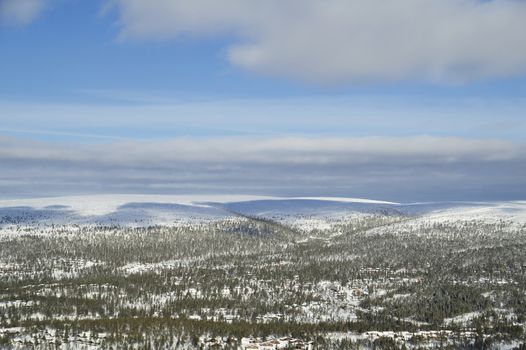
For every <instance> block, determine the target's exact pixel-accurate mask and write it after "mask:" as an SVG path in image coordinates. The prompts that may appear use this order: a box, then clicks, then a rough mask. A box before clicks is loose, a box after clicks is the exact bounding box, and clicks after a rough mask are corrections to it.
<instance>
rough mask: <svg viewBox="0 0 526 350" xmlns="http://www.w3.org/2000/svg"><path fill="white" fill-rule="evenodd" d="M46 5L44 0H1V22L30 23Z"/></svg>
mask: <svg viewBox="0 0 526 350" xmlns="http://www.w3.org/2000/svg"><path fill="white" fill-rule="evenodd" d="M44 7H45V1H44V0H0V23H7V24H16V25H26V24H29V23H30V22H32V21H33V20H34V19H35V18H36V17H37V16H38V15H39V14H40V12H42V10H43V9H44Z"/></svg>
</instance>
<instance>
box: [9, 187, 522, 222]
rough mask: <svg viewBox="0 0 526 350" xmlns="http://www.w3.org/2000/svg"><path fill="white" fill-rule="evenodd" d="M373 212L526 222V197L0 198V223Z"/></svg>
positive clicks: (346, 217)
mask: <svg viewBox="0 0 526 350" xmlns="http://www.w3.org/2000/svg"><path fill="white" fill-rule="evenodd" d="M370 215H397V216H406V217H408V218H414V219H418V220H426V221H431V222H435V221H436V222H440V221H459V220H460V221H463V220H487V221H496V220H507V221H515V222H521V223H524V222H526V201H515V202H435V203H412V204H401V203H393V202H385V201H375V200H366V199H356V198H339V197H337V198H333V197H298V198H279V197H262V196H244V195H243V196H236V195H221V196H218V195H193V196H190V195H184V196H183V195H181V196H167V195H89V196H72V197H55V198H37V199H20V200H0V225H1V226H6V225H13V224H21V225H48V224H59V225H122V226H149V225H181V224H194V223H205V222H211V221H215V220H223V219H227V218H232V217H241V216H251V217H261V218H267V219H272V220H276V221H279V222H282V223H284V224H290V225H294V226H296V227H298V228H302V229H305V230H311V229H315V228H317V229H329V228H330V227H333V226H334V225H336V224H341V223H345V222H348V221H350V220H353V219H357V218H358V219H359V218H361V217H364V216H370Z"/></svg>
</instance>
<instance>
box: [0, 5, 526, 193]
mask: <svg viewBox="0 0 526 350" xmlns="http://www.w3.org/2000/svg"><path fill="white" fill-rule="evenodd" d="M218 4H219V5H218ZM368 16H369V17H368ZM525 16H526V5H525V4H524V2H521V1H518V0H517V1H514V0H492V1H489V2H478V1H464V0H445V1H439V0H421V1H420V2H419V1H416V0H403V1H400V2H399V3H398V4H397V5H396V6H394V5H393V6H383V5H382V3H381V2H379V1H376V0H373V1H369V2H365V1H361V0H352V1H343V0H331V1H329V2H326V3H325V4H324V2H322V1H316V0H308V1H304V2H301V1H296V0H291V1H290V2H288V3H287V5H283V4H282V3H280V2H279V1H274V0H271V1H268V2H265V4H262V3H258V2H253V1H240V0H225V1H224V2H217V1H216V2H214V1H209V0H199V1H195V2H192V3H189V2H184V1H178V0H177V1H167V0H157V1H142V0H131V1H123V0H121V1H119V0H114V1H112V0H97V1H80V0H16V1H15V0H0V63H1V64H0V138H1V139H0V143H1V144H2V145H3V148H4V152H3V153H2V154H1V155H0V156H1V157H4V158H3V161H2V163H0V167H3V168H4V169H2V170H3V171H2V173H3V174H2V175H0V196H2V194H3V196H5V197H17V196H42V195H58V194H64V193H77V192H78V193H93V192H104V193H107V192H152V191H153V192H163V191H167V192H171V193H172V192H177V193H178V192H191V191H199V192H214V193H215V192H221V193H224V192H230V193H237V192H243V193H254V194H283V195H318V194H320V195H321V194H323V195H327V194H330V195H348V196H362V197H371V196H374V197H377V198H380V199H395V200H422V199H429V200H432V199H435V198H436V199H517V198H524V197H525V196H526V189H520V190H517V187H522V188H526V186H523V185H525V184H526V183H525V182H526V181H525V180H524V179H525V178H526V173H525V172H524V170H525V166H524V160H525V155H524V152H523V151H524V149H525V148H524V136H525V135H526V48H522V46H524V45H522V46H521V45H519V44H518V43H521V40H522V39H521V38H523V37H525V36H526V24H523V23H522V22H525V21H522V19H524V18H525ZM400 23H404V24H403V25H401V24H400ZM415 33H416V34H415ZM468 44H469V45H468ZM254 140H255V141H254ZM199 144H201V145H202V146H201V147H199V146H198V145H199ZM254 144H256V146H253V145H254ZM404 144H405V145H411V147H413V148H416V149H419V150H422V151H421V152H419V153H418V154H416V155H415V152H414V151H413V150H411V149H408V148H407V147H403V145H404ZM448 144H451V145H455V147H447V145H448ZM124 145H127V146H126V147H124ZM174 145H177V147H178V148H173V147H175V146H174ZM203 145H204V146H203ZM227 145H228V146H227ZM326 145H332V146H331V147H326ZM482 145H490V146H491V147H489V148H485V147H482ZM251 146H253V147H252V148H251ZM35 147H36V148H38V149H39V150H40V151H41V152H40V153H42V154H40V155H36V156H35V155H32V154H31V153H32V152H31V150H32V149H35ZM100 147H105V148H106V149H107V151H106V152H102V153H100V152H101V151H100ZM158 147H163V148H164V150H163V152H166V153H169V154H172V155H173V154H175V156H172V157H168V156H166V157H164V156H163V157H160V158H159V159H157V158H156V155H157V154H158V153H159V152H158V151H156V149H157V148H158ZM207 147H209V148H207ZM258 147H259V148H258ZM238 148H241V149H249V150H250V152H249V151H247V153H246V154H245V153H243V154H239V152H237V149H238ZM298 148H301V150H298ZM123 149H125V150H126V151H125V152H124V151H122V150H123ZM218 149H219V150H221V151H220V152H219V153H218V154H215V153H214V152H216V151H217V150H218ZM71 150H75V152H73V151H71ZM276 150H278V152H277V153H276V154H277V157H278V158H279V156H283V158H284V159H288V160H289V162H288V163H287V164H286V166H285V165H284V164H282V163H280V162H277V161H275V160H271V159H269V157H268V155H269V154H274V152H275V151H276ZM65 151H68V152H66V153H67V154H65V153H64V152H65ZM300 151H301V152H300ZM118 152H121V153H119V154H121V155H122V157H124V158H126V157H127V158H126V159H127V161H126V162H125V164H121V165H118V166H117V165H112V164H111V162H110V161H109V160H108V161H105V160H104V159H101V158H105V157H108V158H111V157H110V156H108V154H117V153H118ZM148 152H151V153H148ZM36 153H38V152H36ZM185 153H189V154H193V155H194V159H186V158H185V157H183V156H179V154H185ZM204 154H215V155H214V158H215V159H223V163H219V164H218V163H217V162H214V161H212V160H213V159H209V158H207V157H205V156H204ZM488 154H489V155H491V156H488ZM88 155H89V156H88ZM321 155H323V157H322V158H323V159H320V158H319V157H321ZM358 155H359V156H358ZM90 157H96V158H97V161H95V162H93V163H92V164H88V163H87V159H91V158H90ZM363 157H365V158H366V159H367V161H363V160H357V159H358V158H359V159H362V158H363ZM144 159H157V160H156V161H157V163H155V162H154V163H153V164H151V167H150V168H149V170H148V171H146V172H145V171H144V169H143V168H144V167H143V165H139V164H135V163H134V162H139V161H144ZM195 159H197V160H195ZM386 159H396V160H397V162H394V163H393V162H391V161H387V160H386ZM0 160H1V159H0ZM99 161H100V162H99ZM166 162H170V164H171V166H170V167H167V166H166ZM188 163H191V166H188ZM2 164H3V165H2ZM183 164H184V166H185V167H186V169H190V170H188V172H182V171H181V170H179V169H180V168H181V167H182V166H183ZM290 164H296V168H291V167H290ZM42 167H44V168H45V169H46V171H45V173H46V175H44V176H42V177H37V176H36V175H35V174H36V173H38V172H39V170H38V169H41V168H42ZM153 168H158V171H153V170H151V169H153ZM256 168H257V169H259V171H264V172H268V173H269V174H271V177H273V178H282V179H290V180H286V181H283V182H281V183H278V182H277V181H269V180H268V179H260V178H259V177H258V174H254V173H253V170H252V169H256ZM298 168H302V170H301V171H300V170H298ZM65 169H67V171H65ZM123 169H126V173H127V174H130V172H132V173H134V174H135V175H134V176H131V175H129V176H128V175H127V176H123V175H122V172H123V171H124V170H123ZM218 169H219V170H218ZM234 170H235V174H236V176H235V181H234V180H232V181H231V180H229V179H231V178H232V172H234ZM20 172H23V173H24V174H25V177H24V178H23V179H21V178H19V177H17V176H16V175H15V174H18V173H20ZM101 172H102V173H106V174H108V175H107V176H102V175H101ZM298 172H300V173H301V175H302V176H301V179H300V181H297V183H295V181H293V179H295V178H297V176H298ZM79 174H82V176H79ZM432 178H433V179H432ZM404 179H405V180H404ZM117 184H118V186H117ZM370 184H372V185H370ZM413 185H414V186H413ZM371 186H373V187H374V190H373V189H371Z"/></svg>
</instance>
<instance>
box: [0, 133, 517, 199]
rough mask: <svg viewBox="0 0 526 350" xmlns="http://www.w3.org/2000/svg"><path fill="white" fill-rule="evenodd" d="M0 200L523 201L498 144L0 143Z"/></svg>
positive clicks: (510, 162) (511, 147)
mask: <svg viewBox="0 0 526 350" xmlns="http://www.w3.org/2000/svg"><path fill="white" fill-rule="evenodd" d="M0 164H2V171H1V173H0V193H2V194H3V196H6V197H9V196H10V197H22V196H38V195H61V194H79V193H112V192H113V193H235V194H244V193H245V194H267V195H296V196H306V195H307V196H308V195H338V196H345V195H347V196H362V197H373V198H380V199H387V200H399V201H404V200H406V201H408V200H437V199H457V200H458V199H463V200H466V199H513V198H515V199H517V198H525V197H526V190H525V189H526V176H524V174H526V152H525V146H524V145H522V144H516V143H512V142H508V141H502V140H469V139H461V138H442V137H425V136H422V137H406V138H384V137H374V138H355V139H351V138H322V139H320V138H255V139H254V138H243V137H234V138H232V137H230V138H217V139H206V140H202V139H173V140H167V141H142V142H136V141H126V142H114V143H107V144H85V145H79V144H65V143H50V142H41V141H39V142H37V141H27V140H22V139H15V138H6V137H2V138H0Z"/></svg>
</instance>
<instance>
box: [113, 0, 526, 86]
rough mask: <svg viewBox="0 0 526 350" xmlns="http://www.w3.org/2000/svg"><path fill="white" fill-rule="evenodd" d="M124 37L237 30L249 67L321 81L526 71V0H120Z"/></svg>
mask: <svg viewBox="0 0 526 350" xmlns="http://www.w3.org/2000/svg"><path fill="white" fill-rule="evenodd" d="M111 3H112V4H113V5H114V6H115V8H117V10H118V13H119V25H120V28H121V37H122V38H125V39H144V40H150V39H154V40H159V39H160V40H169V39H178V38H181V37H198V38H199V37H201V38H202V37H206V38H217V37H221V36H225V37H230V36H233V37H234V38H235V39H234V40H233V41H231V44H230V46H228V47H227V56H228V59H229V60H230V61H231V62H232V63H233V64H235V65H237V66H240V67H243V68H245V69H247V70H251V71H255V72H259V73H265V74H270V75H275V76H285V77H290V78H295V79H299V80H303V81H309V82H315V83H331V84H332V83H347V82H356V81H385V80H388V81H397V80H424V81H431V82H447V83H451V82H453V83H457V82H465V81H472V80H479V79H486V78H503V77H511V76H515V75H517V74H523V73H525V72H526V45H524V37H526V21H525V20H524V19H525V18H526V2H524V1H522V0H490V1H482V0H397V1H384V0H324V1H320V0H287V1H283V0H266V1H259V0H222V1H215V0H194V1H186V0H155V1H153V0H112V1H111Z"/></svg>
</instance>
